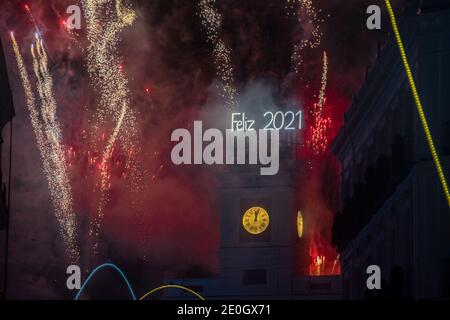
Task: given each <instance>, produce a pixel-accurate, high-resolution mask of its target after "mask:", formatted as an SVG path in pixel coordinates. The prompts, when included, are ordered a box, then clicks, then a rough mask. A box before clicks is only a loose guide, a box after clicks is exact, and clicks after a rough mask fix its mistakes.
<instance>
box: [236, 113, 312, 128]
mask: <svg viewBox="0 0 450 320" xmlns="http://www.w3.org/2000/svg"><path fill="white" fill-rule="evenodd" d="M262 118H263V119H264V120H263V124H262V127H260V126H259V124H258V123H257V121H256V120H255V119H250V118H249V117H247V115H246V114H245V113H244V112H234V113H232V114H231V130H232V131H251V130H256V129H257V128H261V130H278V131H279V130H288V131H289V130H301V129H302V120H303V113H302V111H297V112H294V111H284V112H283V111H277V112H272V111H267V112H265V113H264V114H263V116H262Z"/></svg>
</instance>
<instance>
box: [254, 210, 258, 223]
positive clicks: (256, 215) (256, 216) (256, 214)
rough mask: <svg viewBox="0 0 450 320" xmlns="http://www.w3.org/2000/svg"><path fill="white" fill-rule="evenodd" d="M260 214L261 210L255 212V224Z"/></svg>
mask: <svg viewBox="0 0 450 320" xmlns="http://www.w3.org/2000/svg"><path fill="white" fill-rule="evenodd" d="M258 214H259V209H258V210H257V211H256V212H255V222H256V221H257V219H258Z"/></svg>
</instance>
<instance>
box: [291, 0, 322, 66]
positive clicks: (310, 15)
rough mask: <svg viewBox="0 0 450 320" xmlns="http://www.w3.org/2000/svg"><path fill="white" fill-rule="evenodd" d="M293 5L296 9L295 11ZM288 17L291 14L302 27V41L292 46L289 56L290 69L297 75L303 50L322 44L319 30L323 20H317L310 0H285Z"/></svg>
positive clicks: (301, 62) (315, 11) (301, 61)
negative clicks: (292, 50) (296, 5)
mask: <svg viewBox="0 0 450 320" xmlns="http://www.w3.org/2000/svg"><path fill="white" fill-rule="evenodd" d="M295 3H297V4H298V8H297V9H295ZM286 7H287V9H288V15H289V14H290V13H291V12H292V13H293V15H295V16H297V18H298V22H299V23H300V24H301V25H302V26H303V30H304V39H302V40H301V41H300V42H299V43H297V44H294V52H293V53H292V56H291V67H292V69H293V70H294V71H295V73H299V72H300V69H301V66H302V64H303V52H304V50H305V49H307V48H309V49H315V48H317V47H319V46H320V43H321V42H322V35H323V34H322V31H321V30H320V27H321V24H322V23H323V20H321V19H320V18H319V15H318V14H317V10H316V8H315V6H314V4H313V1H312V0H287V6H286Z"/></svg>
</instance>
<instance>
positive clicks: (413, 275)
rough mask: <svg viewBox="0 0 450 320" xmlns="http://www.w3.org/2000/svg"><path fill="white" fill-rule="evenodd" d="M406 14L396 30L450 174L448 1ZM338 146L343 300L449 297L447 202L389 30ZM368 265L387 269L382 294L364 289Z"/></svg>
mask: <svg viewBox="0 0 450 320" xmlns="http://www.w3.org/2000/svg"><path fill="white" fill-rule="evenodd" d="M405 12H406V15H404V16H403V17H402V18H401V19H400V22H399V23H400V32H401V34H402V37H403V40H404V44H405V47H406V50H407V55H408V59H409V62H410V65H411V69H412V72H413V75H414V78H415V80H416V85H417V87H418V90H419V94H420V95H421V98H422V102H423V105H424V108H425V114H426V116H427V118H428V121H429V126H430V129H431V132H432V135H433V137H434V140H435V144H436V146H437V148H438V153H439V155H440V157H441V160H442V163H443V165H444V171H445V173H446V176H447V178H449V177H450V170H449V169H450V166H449V164H450V1H441V0H438V1H431V0H430V1H423V2H422V3H421V4H420V7H417V6H416V7H414V6H412V7H411V6H410V7H408V8H407V10H406V11H405ZM399 16H400V14H399ZM384 27H385V28H388V27H389V26H388V25H387V24H386V25H385V26H384ZM333 151H334V153H335V154H336V156H337V157H338V159H339V161H340V163H341V184H342V185H341V210H340V212H337V213H336V214H335V217H334V226H333V243H334V245H335V246H336V247H337V248H338V250H339V251H340V252H341V271H342V276H343V289H344V298H352V299H361V298H364V297H367V298H369V297H376V298H383V297H384V298H394V297H397V298H407V297H412V298H416V299H422V298H438V297H444V296H449V295H450V232H449V231H450V210H449V207H448V204H447V200H446V199H445V196H444V192H443V190H442V187H441V184H440V182H439V179H438V175H437V172H436V169H435V166H434V164H433V161H432V157H431V153H430V150H429V148H428V145H427V140H426V137H425V134H424V130H423V128H422V125H421V123H420V121H419V117H418V114H417V110H416V106H415V104H414V101H413V99H412V95H411V90H410V87H409V84H408V82H407V78H406V75H405V72H404V69H403V65H402V63H401V59H400V55H399V52H398V48H397V45H396V42H395V39H394V38H393V37H392V36H390V37H389V39H388V41H387V43H386V45H385V46H384V48H383V49H382V50H380V51H379V53H378V57H377V61H376V63H375V65H374V66H373V67H372V69H371V70H370V72H369V73H368V74H367V77H366V79H365V82H364V84H363V86H362V88H361V89H360V90H359V92H358V94H356V95H355V96H354V98H353V101H352V104H351V107H350V109H349V111H348V112H347V113H346V115H345V123H344V126H343V128H342V130H341V131H340V133H339V135H338V137H337V138H336V140H335V142H334V145H333ZM369 265H378V266H379V267H380V268H381V272H382V279H383V285H382V290H381V291H379V292H368V290H367V286H366V279H367V277H368V275H367V274H366V268H367V267H368V266H369Z"/></svg>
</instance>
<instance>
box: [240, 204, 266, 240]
mask: <svg viewBox="0 0 450 320" xmlns="http://www.w3.org/2000/svg"><path fill="white" fill-rule="evenodd" d="M242 225H243V226H244V229H245V230H246V231H247V232H248V233H251V234H254V235H257V234H261V233H263V232H264V231H265V230H266V229H267V227H268V226H269V214H268V213H267V211H266V210H265V209H264V208H261V207H251V208H250V209H248V210H247V211H245V213H244V215H243V217H242Z"/></svg>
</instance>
